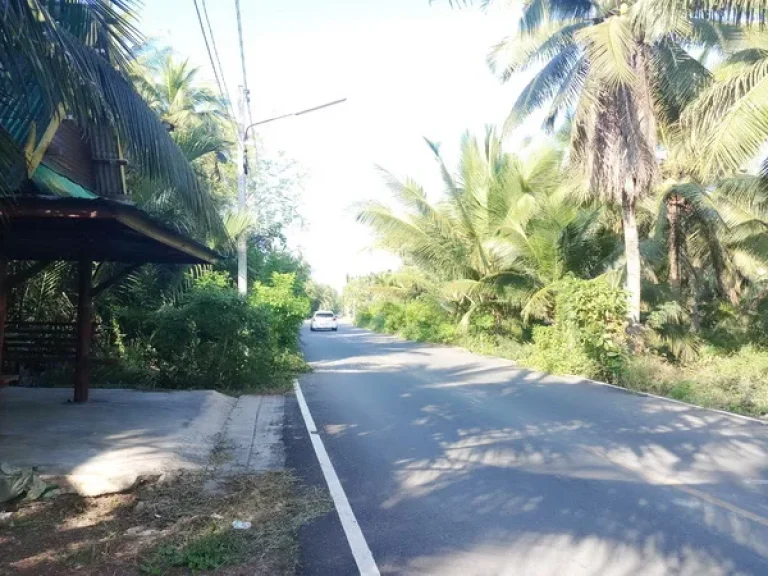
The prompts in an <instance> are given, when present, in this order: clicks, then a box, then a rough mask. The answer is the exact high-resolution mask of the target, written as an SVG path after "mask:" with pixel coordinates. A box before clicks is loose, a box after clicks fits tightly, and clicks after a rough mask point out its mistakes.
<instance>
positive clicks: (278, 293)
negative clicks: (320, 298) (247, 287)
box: [249, 272, 309, 350]
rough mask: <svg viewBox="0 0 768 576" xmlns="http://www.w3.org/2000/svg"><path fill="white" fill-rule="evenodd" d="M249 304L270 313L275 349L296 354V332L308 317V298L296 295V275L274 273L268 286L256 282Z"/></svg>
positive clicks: (297, 334) (297, 332) (297, 333)
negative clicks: (291, 351) (275, 341)
mask: <svg viewBox="0 0 768 576" xmlns="http://www.w3.org/2000/svg"><path fill="white" fill-rule="evenodd" d="M249 300H250V304H251V306H253V307H256V308H261V309H263V310H266V311H267V312H268V313H269V323H270V329H271V330H272V332H274V334H275V336H276V337H277V345H278V346H280V347H282V348H287V349H290V350H296V349H297V348H298V338H299V330H300V328H301V325H302V323H303V322H304V319H305V318H306V317H307V316H308V315H309V298H307V297H305V296H299V295H297V285H296V275H295V274H280V273H278V272H274V273H273V274H272V280H271V285H270V284H263V283H261V282H255V283H254V285H253V292H252V295H251V296H250V299H249Z"/></svg>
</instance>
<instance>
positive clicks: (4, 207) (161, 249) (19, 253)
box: [0, 194, 219, 264]
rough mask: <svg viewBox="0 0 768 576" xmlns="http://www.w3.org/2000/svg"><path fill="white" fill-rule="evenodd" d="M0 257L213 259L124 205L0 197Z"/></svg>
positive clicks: (191, 242)
mask: <svg viewBox="0 0 768 576" xmlns="http://www.w3.org/2000/svg"><path fill="white" fill-rule="evenodd" d="M0 253H2V254H3V255H4V256H5V257H6V258H8V259H9V260H38V261H51V260H69V261H77V260H80V259H82V258H83V257H88V258H89V259H91V260H94V261H97V262H100V261H106V262H125V263H142V262H160V263H179V264H208V263H212V262H214V261H216V260H217V259H218V257H219V256H218V254H216V252H214V251H212V250H210V249H209V248H207V247H205V246H203V245H202V244H200V243H198V242H195V241H194V240H192V239H190V238H188V237H186V236H183V235H182V234H179V233H178V232H175V231H173V230H171V229H170V228H168V227H166V226H165V225H163V224H162V223H160V222H158V221H157V220H155V219H153V218H152V217H150V216H149V215H148V214H147V213H146V212H144V211H142V210H140V209H139V208H136V207H135V206H132V205H130V204H127V203H124V202H121V201H117V200H110V199H107V198H93V199H90V198H72V197H65V198H62V197H58V196H50V195H37V194H35V195H27V194H22V195H18V196H15V197H12V198H0Z"/></svg>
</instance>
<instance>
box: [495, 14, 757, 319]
mask: <svg viewBox="0 0 768 576" xmlns="http://www.w3.org/2000/svg"><path fill="white" fill-rule="evenodd" d="M739 10H741V12H739ZM753 16H755V17H759V14H758V12H757V6H756V3H754V2H752V1H751V0H743V1H741V2H739V1H737V0H734V1H733V2H728V1H725V2H710V1H708V0H702V1H696V0H671V1H670V0H628V1H625V2H615V1H613V0H610V1H609V0H528V1H526V2H524V5H523V11H522V17H521V20H520V30H519V33H518V34H517V35H515V36H513V37H510V38H509V39H507V40H505V41H504V42H502V43H501V44H500V45H499V46H497V47H496V48H495V49H494V50H493V52H492V54H491V57H490V62H491V65H492V67H493V68H494V69H495V70H496V71H498V72H499V73H500V74H501V76H502V78H509V77H511V75H512V74H513V73H515V72H519V71H521V70H525V69H528V68H530V67H536V66H540V67H541V68H540V70H539V71H538V73H537V74H536V75H535V76H534V78H533V79H532V80H531V82H530V83H529V84H528V85H527V86H526V87H525V89H524V90H523V91H522V93H521V94H520V96H519V98H518V100H517V101H516V103H515V105H514V107H513V110H512V113H511V114H510V117H509V119H508V122H507V126H508V127H514V126H515V125H517V124H518V123H519V122H521V121H522V120H523V119H524V118H525V117H527V116H528V115H529V114H530V113H532V112H533V111H534V110H536V109H539V108H541V107H545V108H546V115H545V125H546V126H548V127H550V128H551V127H553V126H555V125H556V124H557V123H558V121H559V120H562V119H568V120H570V121H571V124H572V129H571V159H572V161H573V164H574V165H577V166H579V167H581V168H582V169H583V173H584V176H585V179H586V182H587V183H588V186H589V188H590V189H591V190H592V191H593V192H594V193H595V194H597V195H598V196H599V197H601V198H604V199H606V200H608V201H611V202H614V203H616V204H617V205H619V206H621V211H622V221H623V222H622V223H623V231H624V250H625V256H626V277H627V278H626V285H627V291H628V293H629V306H628V315H629V319H630V321H631V322H633V323H636V322H638V321H639V317H640V282H641V260H640V239H639V235H638V228H637V203H638V199H640V198H643V197H644V196H647V195H648V194H649V193H650V192H651V190H652V188H653V186H654V184H655V183H656V181H657V177H658V174H659V161H658V158H657V149H658V144H659V140H658V135H659V132H660V130H661V129H662V128H664V127H665V126H666V125H669V124H671V123H672V122H674V121H675V120H676V119H677V118H678V117H679V115H680V112H681V110H682V109H683V108H684V107H685V105H686V104H687V103H688V102H690V101H691V100H692V99H693V98H694V97H695V96H696V95H697V94H698V93H700V91H701V90H703V89H704V88H705V87H707V86H708V85H709V84H710V83H711V81H712V77H711V74H710V72H709V70H708V69H707V68H706V67H705V66H704V65H703V64H701V63H700V62H699V61H698V60H697V59H695V58H694V57H693V56H692V55H691V52H690V49H691V48H693V47H698V48H702V49H705V50H712V49H718V48H719V47H721V46H722V45H723V44H728V43H730V42H732V41H735V39H736V38H737V37H738V36H739V29H738V26H737V25H738V24H740V23H741V22H742V21H743V20H746V19H749V18H750V17H753Z"/></svg>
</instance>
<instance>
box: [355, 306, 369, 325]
mask: <svg viewBox="0 0 768 576" xmlns="http://www.w3.org/2000/svg"><path fill="white" fill-rule="evenodd" d="M355 324H357V325H358V326H360V327H361V328H370V327H371V325H372V324H373V312H372V311H371V309H370V308H360V309H358V310H357V312H356V314H355Z"/></svg>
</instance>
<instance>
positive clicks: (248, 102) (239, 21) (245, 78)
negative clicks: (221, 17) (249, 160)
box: [235, 0, 253, 124]
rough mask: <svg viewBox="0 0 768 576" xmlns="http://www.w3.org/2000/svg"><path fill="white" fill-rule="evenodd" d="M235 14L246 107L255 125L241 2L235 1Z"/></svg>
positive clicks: (249, 117)
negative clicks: (241, 16)
mask: <svg viewBox="0 0 768 576" xmlns="http://www.w3.org/2000/svg"><path fill="white" fill-rule="evenodd" d="M235 12H236V13H237V35H238V38H239V40H240V63H241V65H242V67H243V95H244V97H245V106H246V108H247V110H248V121H249V122H250V123H253V116H252V115H251V93H250V91H249V90H248V75H247V73H246V71H245V49H244V48H243V22H242V19H241V18H240V0H235ZM243 124H245V118H243Z"/></svg>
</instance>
